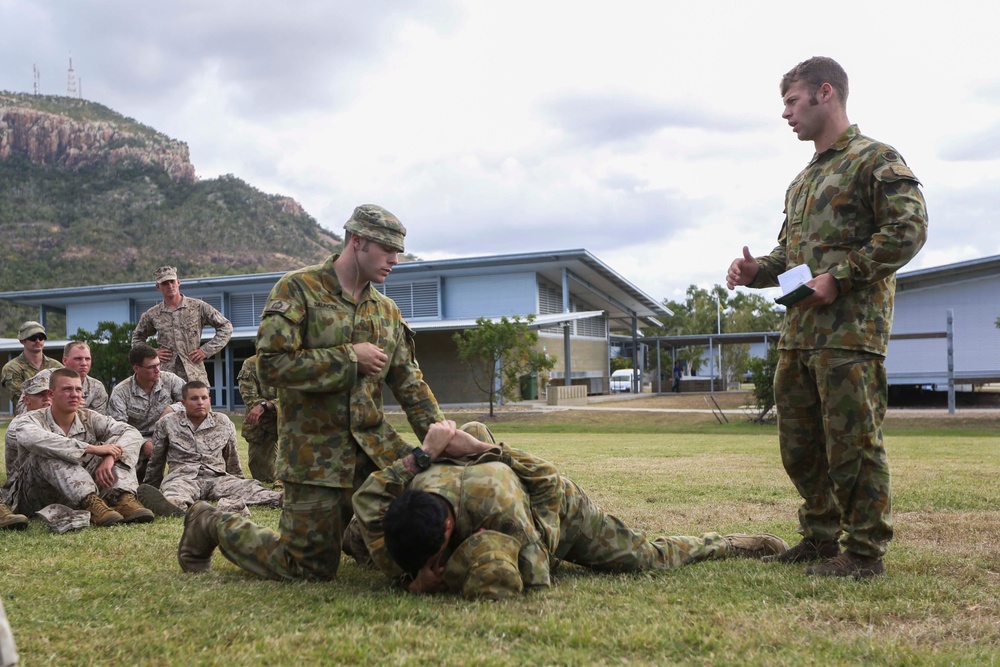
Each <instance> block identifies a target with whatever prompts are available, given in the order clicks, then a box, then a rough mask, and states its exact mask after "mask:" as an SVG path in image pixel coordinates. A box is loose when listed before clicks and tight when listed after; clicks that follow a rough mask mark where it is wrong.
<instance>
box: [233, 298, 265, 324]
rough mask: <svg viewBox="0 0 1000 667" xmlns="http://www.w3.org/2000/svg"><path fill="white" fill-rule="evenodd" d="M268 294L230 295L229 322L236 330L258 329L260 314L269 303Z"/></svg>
mask: <svg viewBox="0 0 1000 667" xmlns="http://www.w3.org/2000/svg"><path fill="white" fill-rule="evenodd" d="M267 296H268V295H267V292H259V293H256V294H230V295H229V311H230V312H229V320H230V321H231V322H232V323H233V326H234V327H236V328H239V327H256V326H258V325H259V324H260V314H261V312H262V311H263V310H264V305H265V304H266V303H267Z"/></svg>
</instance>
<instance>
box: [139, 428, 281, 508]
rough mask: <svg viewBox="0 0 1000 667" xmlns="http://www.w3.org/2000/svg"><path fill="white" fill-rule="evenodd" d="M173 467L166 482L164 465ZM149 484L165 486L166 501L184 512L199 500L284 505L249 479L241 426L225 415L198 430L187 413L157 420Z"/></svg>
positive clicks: (273, 505)
mask: <svg viewBox="0 0 1000 667" xmlns="http://www.w3.org/2000/svg"><path fill="white" fill-rule="evenodd" d="M164 464H166V465H168V466H170V472H169V473H168V474H167V476H166V477H165V478H164V476H163V466H164ZM143 481H144V482H145V483H146V484H151V485H153V486H156V487H159V489H160V491H161V492H162V493H163V495H164V497H165V498H166V499H167V500H169V501H170V502H172V503H173V504H174V505H177V506H178V507H180V508H181V509H187V508H188V506H190V505H192V504H194V503H195V502H197V501H199V500H222V499H223V498H231V499H234V500H242V501H243V502H244V503H245V504H247V505H266V506H268V507H279V506H280V505H281V494H280V493H278V492H277V491H271V490H269V489H265V488H264V487H263V486H261V485H260V482H258V481H257V480H254V479H245V478H244V477H243V468H242V467H241V466H240V455H239V452H238V451H237V450H236V427H235V426H233V422H232V421H231V420H230V419H229V417H227V416H226V415H224V414H221V413H218V412H209V413H208V414H207V415H206V416H205V420H204V421H203V422H202V423H201V424H200V425H198V427H197V428H195V426H194V424H192V423H191V420H190V419H188V416H187V414H185V413H184V412H175V413H174V414H172V415H167V416H166V417H164V418H163V419H161V420H160V421H158V422H156V426H155V427H154V428H153V455H152V456H151V457H150V459H149V466H148V467H147V468H146V477H145V479H144V480H143Z"/></svg>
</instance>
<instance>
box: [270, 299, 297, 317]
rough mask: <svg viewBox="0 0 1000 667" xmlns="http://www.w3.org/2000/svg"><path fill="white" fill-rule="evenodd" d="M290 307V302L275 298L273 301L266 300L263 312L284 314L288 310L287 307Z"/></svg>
mask: <svg viewBox="0 0 1000 667" xmlns="http://www.w3.org/2000/svg"><path fill="white" fill-rule="evenodd" d="M291 307H292V304H290V303H288V302H287V301H282V300H281V299H275V300H273V301H268V302H267V305H266V306H264V312H265V313H280V314H282V315H284V314H285V313H287V312H288V309H289V308H291Z"/></svg>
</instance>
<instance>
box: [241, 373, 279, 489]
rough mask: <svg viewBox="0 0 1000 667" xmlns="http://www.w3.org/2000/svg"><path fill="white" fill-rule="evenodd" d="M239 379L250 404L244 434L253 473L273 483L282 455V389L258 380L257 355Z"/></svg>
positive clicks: (244, 420)
mask: <svg viewBox="0 0 1000 667" xmlns="http://www.w3.org/2000/svg"><path fill="white" fill-rule="evenodd" d="M236 380H237V382H239V384H240V395H241V396H243V404H244V405H245V406H246V415H245V416H244V418H243V431H242V434H243V438H244V439H245V440H246V441H247V455H248V456H249V459H250V460H249V461H248V462H247V464H248V465H249V467H250V474H251V475H252V476H253V478H254V479H256V480H260V481H261V482H266V483H268V484H273V483H274V480H275V479H276V477H275V459H276V458H277V456H278V406H277V399H278V392H277V391H276V390H275V389H274V388H273V387H268V386H267V385H264V384H261V383H260V380H258V379H257V355H256V354H255V355H253V356H252V357H250V358H249V359H247V360H246V361H244V362H243V367H242V368H240V374H239V375H238V376H237V377H236Z"/></svg>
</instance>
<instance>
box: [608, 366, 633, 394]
mask: <svg viewBox="0 0 1000 667" xmlns="http://www.w3.org/2000/svg"><path fill="white" fill-rule="evenodd" d="M633 377H635V369H632V368H620V369H618V370H617V371H615V372H614V373H612V374H611V387H610V389H611V391H612V393H613V392H616V391H632V378H633Z"/></svg>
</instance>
